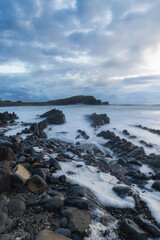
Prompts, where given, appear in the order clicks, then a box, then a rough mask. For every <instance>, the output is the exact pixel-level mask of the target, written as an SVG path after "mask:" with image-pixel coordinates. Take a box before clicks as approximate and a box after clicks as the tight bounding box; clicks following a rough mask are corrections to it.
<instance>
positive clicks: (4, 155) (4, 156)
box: [0, 146, 14, 168]
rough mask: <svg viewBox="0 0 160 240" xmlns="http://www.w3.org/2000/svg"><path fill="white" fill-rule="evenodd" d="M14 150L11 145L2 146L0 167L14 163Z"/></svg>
mask: <svg viewBox="0 0 160 240" xmlns="http://www.w3.org/2000/svg"><path fill="white" fill-rule="evenodd" d="M13 159H14V152H13V151H12V149H11V148H9V147H4V146H0V167H3V168H6V167H10V166H11V165H12V161H13Z"/></svg>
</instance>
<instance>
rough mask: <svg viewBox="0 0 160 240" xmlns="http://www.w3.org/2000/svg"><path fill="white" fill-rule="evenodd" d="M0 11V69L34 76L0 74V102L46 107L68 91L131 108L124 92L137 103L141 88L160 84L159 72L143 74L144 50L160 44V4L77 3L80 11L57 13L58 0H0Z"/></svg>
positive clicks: (90, 0) (145, 0)
mask: <svg viewBox="0 0 160 240" xmlns="http://www.w3.org/2000/svg"><path fill="white" fill-rule="evenodd" d="M0 9H1V10H0V30H1V37H0V64H2V63H6V64H7V63H9V62H12V61H15V60H18V61H20V62H23V63H24V64H26V66H28V68H29V70H30V71H29V72H26V74H25V75H19V76H17V75H16V76H8V77H7V76H6V75H5V76H2V75H0V81H3V84H2V86H3V90H1V92H0V94H1V95H2V97H5V96H8V94H9V96H10V98H11V99H14V100H15V99H16V93H17V99H19V94H20V93H22V94H21V95H23V96H22V97H23V99H25V100H27V99H32V100H34V99H35V100H37V99H39V100H40V99H42V100H44V99H51V98H55V97H63V95H64V92H65V96H70V95H72V94H74V95H75V93H80V94H84V93H85V94H87V93H89V94H90V95H91V94H92V93H93V94H95V96H97V97H99V98H103V99H106V97H107V96H108V97H109V98H110V96H112V97H113V102H114V101H118V99H119V101H122V100H123V101H124V100H125V99H127V101H128V95H127V93H126V90H125V91H124V89H125V86H126V87H127V86H128V85H130V91H131V88H132V86H133V95H134V96H136V92H135V86H136V85H137V84H138V85H139V86H143V85H144V84H147V83H149V82H150V84H151V88H152V89H153V87H154V86H153V85H154V84H155V83H156V84H157V82H158V81H159V75H160V72H159V73H156V72H155V73H154V72H149V71H147V69H146V68H144V66H145V57H144V53H145V51H146V50H148V49H151V50H152V51H153V52H154V51H155V52H156V48H157V46H158V45H159V44H160V41H159V39H160V32H159V21H160V15H159V10H160V2H159V1H158V0H153V1H152V2H151V1H149V0H131V1H128V0H122V1H119V0H101V1H99V0H87V1H86V0H76V5H75V8H74V7H67V8H66V7H63V6H62V8H57V7H56V1H53V0H52V1H50V0H47V1H44V0H23V1H21V0H14V1H10V0H1V1H0ZM144 69H146V71H147V72H145V70H144ZM144 74H145V76H144ZM156 74H157V75H156ZM134 75H136V76H138V77H134ZM155 75H156V76H155ZM128 76H129V77H128ZM130 76H131V77H130ZM132 76H133V77H132ZM116 78H117V80H116ZM118 79H119V80H118ZM4 82H5V83H4ZM13 83H14V84H13ZM64 88H65V90H64ZM158 88H159V86H158ZM32 89H34V90H32ZM146 91H148V90H146ZM109 92H110V93H111V94H109ZM138 94H139V93H138ZM147 94H149V95H152V94H153V92H152V91H151V92H150V93H148V92H147ZM116 95H117V96H119V98H118V97H116ZM143 95H144V96H146V94H145V92H144V93H142V94H141V97H142V98H143ZM138 96H139V97H138V98H137V99H139V98H140V95H138ZM156 98H157V101H160V97H159V96H158V95H156ZM114 99H115V100H114ZM132 99H134V100H136V97H133V98H132ZM149 99H150V100H151V101H152V100H153V98H152V97H150V98H149ZM139 101H140V100H139Z"/></svg>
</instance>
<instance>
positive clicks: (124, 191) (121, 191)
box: [112, 186, 140, 206]
mask: <svg viewBox="0 0 160 240" xmlns="http://www.w3.org/2000/svg"><path fill="white" fill-rule="evenodd" d="M112 189H113V191H114V192H116V193H117V195H118V196H119V197H122V198H124V197H126V196H132V197H133V198H134V200H135V203H136V205H137V206H139V200H140V198H139V193H138V192H137V191H136V190H135V189H133V188H131V187H129V186H116V187H113V188H112Z"/></svg>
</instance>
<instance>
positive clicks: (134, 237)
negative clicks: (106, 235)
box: [120, 218, 148, 240]
mask: <svg viewBox="0 0 160 240" xmlns="http://www.w3.org/2000/svg"><path fill="white" fill-rule="evenodd" d="M120 231H121V233H122V235H123V236H124V237H125V239H128V240H147V239H148V234H147V233H146V232H144V231H143V230H142V229H141V228H140V227H139V226H138V225H137V224H136V223H134V222H133V221H131V220H129V219H125V218H124V219H123V220H122V221H121V223H120Z"/></svg>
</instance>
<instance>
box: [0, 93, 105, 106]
mask: <svg viewBox="0 0 160 240" xmlns="http://www.w3.org/2000/svg"><path fill="white" fill-rule="evenodd" d="M73 104H86V105H108V104H109V103H108V102H107V101H106V102H102V101H101V100H97V99H96V98H95V97H93V96H84V95H78V96H73V97H69V98H63V99H57V100H51V101H48V102H22V101H16V102H12V101H10V100H5V101H3V100H1V101H0V107H5V106H52V105H55V106H57V105H73Z"/></svg>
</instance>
